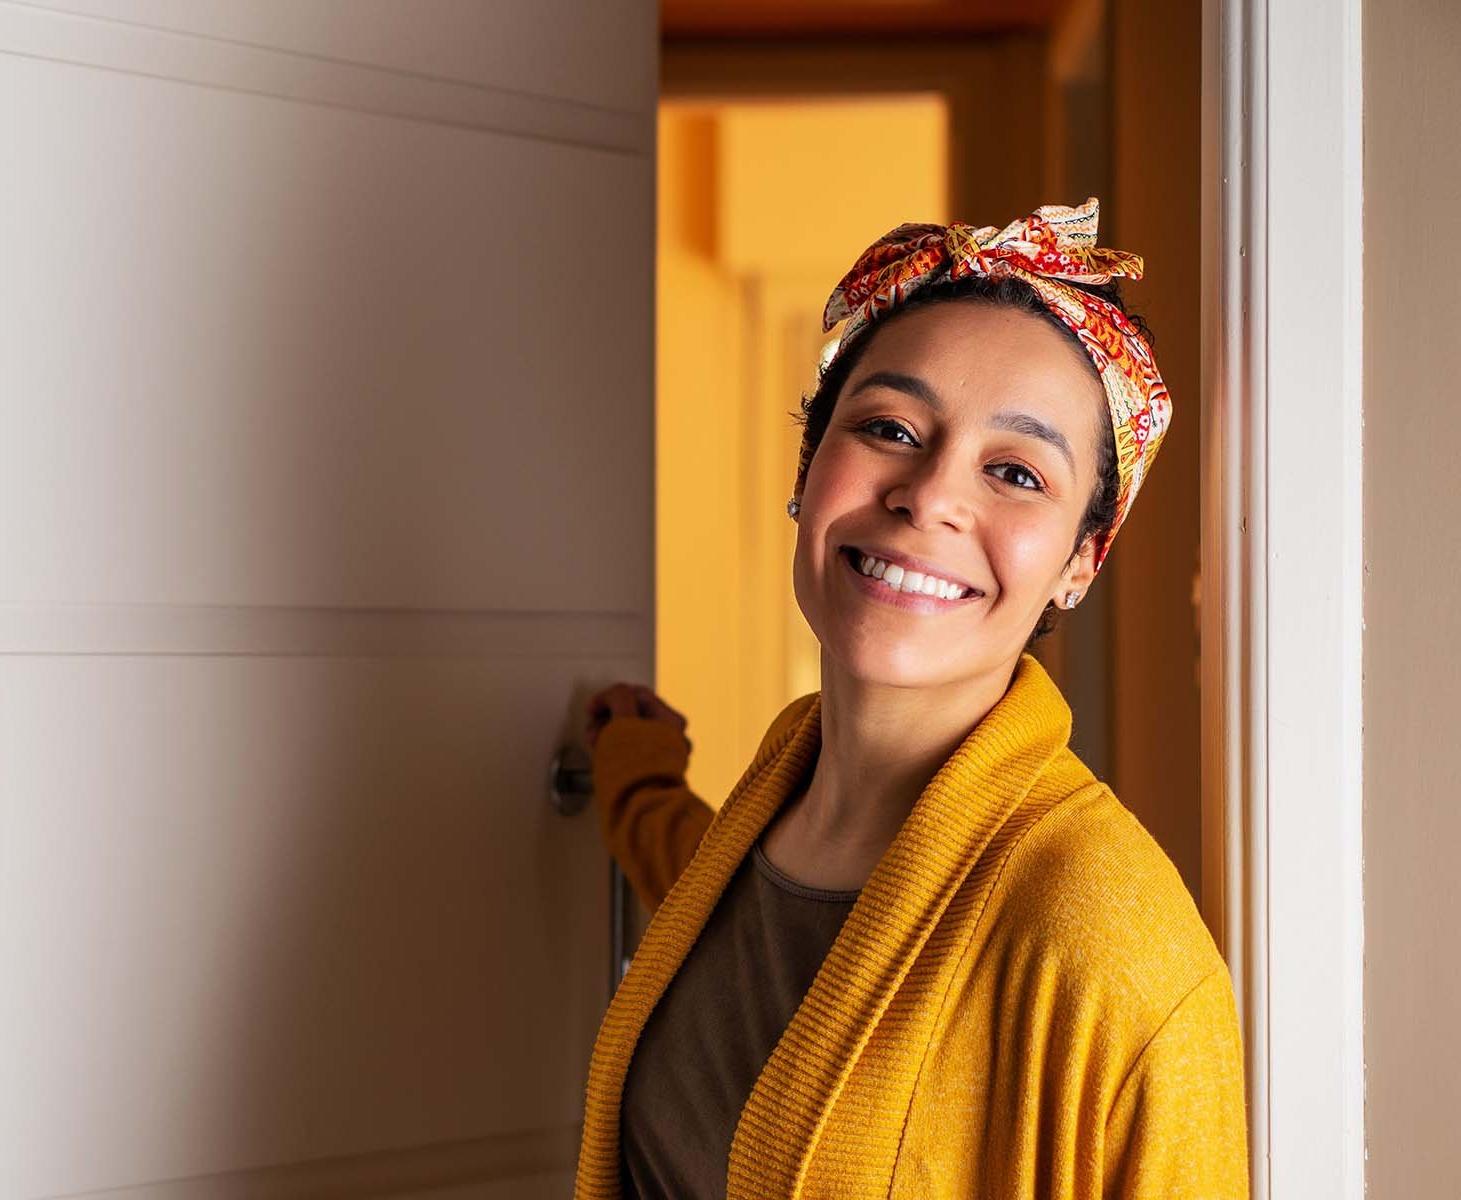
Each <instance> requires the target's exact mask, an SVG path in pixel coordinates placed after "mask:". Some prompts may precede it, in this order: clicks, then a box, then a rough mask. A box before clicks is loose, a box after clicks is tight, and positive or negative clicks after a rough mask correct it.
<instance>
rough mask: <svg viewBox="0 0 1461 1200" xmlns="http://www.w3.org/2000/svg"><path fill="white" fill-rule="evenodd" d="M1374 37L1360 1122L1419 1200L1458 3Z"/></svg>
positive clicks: (1453, 530) (1453, 697) (1440, 879)
mask: <svg viewBox="0 0 1461 1200" xmlns="http://www.w3.org/2000/svg"><path fill="white" fill-rule="evenodd" d="M1363 38H1364V59H1365V64H1364V89H1365V102H1364V103H1365V110H1364V136H1365V180H1364V187H1365V218H1364V220H1365V226H1364V237H1365V425H1364V460H1365V461H1364V473H1365V482H1364V487H1365V500H1364V503H1365V600H1364V607H1365V642H1364V676H1365V679H1364V725H1365V734H1364V737H1365V745H1364V764H1365V765H1364V771H1365V818H1364V840H1365V851H1364V863H1365V878H1364V887H1365V1079H1366V1115H1365V1126H1366V1137H1367V1141H1368V1164H1367V1174H1368V1187H1369V1195H1370V1196H1372V1197H1374V1198H1375V1200H1391V1198H1392V1197H1394V1198H1397V1200H1398V1198H1400V1197H1406V1198H1407V1200H1408V1198H1410V1197H1416V1198H1420V1197H1442V1196H1454V1195H1456V1194H1457V1191H1456V1189H1457V1188H1458V1184H1457V1180H1458V1179H1461V1138H1458V1137H1457V1136H1456V1121H1457V1117H1458V1116H1461V928H1458V918H1461V905H1458V901H1457V896H1458V894H1461V885H1458V883H1457V880H1456V878H1455V870H1456V858H1457V850H1458V848H1461V796H1458V789H1457V786H1456V785H1457V783H1458V782H1461V738H1458V737H1457V735H1456V730H1455V723H1456V721H1457V719H1458V718H1461V670H1458V663H1457V655H1456V645H1455V644H1456V640H1457V638H1458V637H1461V608H1458V599H1461V554H1458V552H1457V540H1458V536H1461V534H1458V523H1461V480H1458V472H1457V466H1456V457H1457V444H1458V442H1461V398H1458V396H1457V381H1458V379H1461V337H1458V335H1457V329H1456V327H1457V323H1458V322H1461V294H1458V292H1457V290H1456V288H1457V284H1456V277H1457V267H1456V264H1457V263H1458V262H1461V219H1458V215H1457V213H1458V197H1461V136H1458V134H1457V129H1458V127H1461V70H1458V68H1457V65H1456V64H1457V62H1458V61H1461V5H1457V4H1455V3H1454V0H1366V3H1365V11H1364V30H1363ZM1316 199H1317V198H1316Z"/></svg>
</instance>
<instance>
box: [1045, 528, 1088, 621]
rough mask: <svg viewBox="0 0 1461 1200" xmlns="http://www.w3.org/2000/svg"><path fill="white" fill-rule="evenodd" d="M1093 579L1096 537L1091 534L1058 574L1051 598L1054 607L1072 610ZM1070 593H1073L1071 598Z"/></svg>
mask: <svg viewBox="0 0 1461 1200" xmlns="http://www.w3.org/2000/svg"><path fill="white" fill-rule="evenodd" d="M1095 578H1096V535H1095V534H1091V535H1090V536H1089V537H1087V538H1086V539H1085V540H1084V541H1083V542H1081V545H1080V549H1079V550H1077V551H1076V552H1075V554H1073V555H1072V556H1071V559H1070V562H1068V563H1066V564H1065V570H1063V571H1062V572H1061V573H1060V585H1059V586H1058V587H1057V588H1056V591H1055V594H1054V595H1053V596H1051V600H1052V601H1054V603H1055V607H1056V608H1074V607H1075V606H1076V605H1077V604H1079V603H1080V600H1081V597H1082V596H1084V595H1085V594H1086V592H1087V591H1089V590H1090V587H1091V583H1092V581H1093V580H1094V579H1095ZM1072 592H1074V593H1075V595H1074V596H1073V597H1072V596H1071V593H1072Z"/></svg>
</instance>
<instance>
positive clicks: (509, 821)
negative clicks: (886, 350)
mask: <svg viewBox="0 0 1461 1200" xmlns="http://www.w3.org/2000/svg"><path fill="white" fill-rule="evenodd" d="M655 38H656V17H655V10H654V5H653V4H652V2H651V0H634V2H632V3H625V2H623V0H615V3H613V4H604V3H601V2H600V0H552V2H551V3H545V2H544V0H481V2H467V0H410V2H409V3H408V2H407V0H394V2H392V0H248V2H244V0H133V2H131V3H122V2H120V0H73V2H71V3H41V4H37V3H7V2H0V164H3V165H0V172H3V176H0V181H3V187H0V1197H3V1200H32V1198H38V1197H53V1198H59V1197H79V1196H95V1195H97V1194H99V1193H105V1195H106V1197H107V1198H108V1200H141V1198H143V1197H146V1198H148V1200H153V1198H157V1197H162V1198H165V1200H193V1198H203V1197H207V1198H209V1200H226V1198H233V1197H249V1198H251V1200H255V1198H265V1200H267V1198H271V1197H291V1198H294V1197H309V1198H311V1200H314V1198H323V1197H336V1196H339V1197H349V1196H365V1195H370V1196H392V1197H407V1196H411V1197H423V1198H424V1197H430V1198H431V1200H446V1198H448V1197H452V1198H456V1197H468V1196H471V1197H480V1198H496V1197H502V1198H504V1200H505V1198H507V1197H512V1198H513V1200H520V1198H529V1200H531V1198H533V1197H540V1196H541V1197H548V1196H567V1195H568V1194H569V1193H570V1191H571V1181H572V1175H573V1165H574V1158H575V1155H576V1151H577V1146H578V1122H579V1119H580V1116H581V1107H582V1099H583V1090H582V1089H583V1082H584V1074H585V1071H586V1067H587V1062H588V1056H589V1050H590V1046H591V1043H592V1039H593V1035H594V1032H595V1030H596V1028H597V1024H598V1020H599V1017H600V1015H601V1013H602V1011H603V1006H604V1003H605V1001H606V999H607V992H606V987H607V980H608V947H607V941H606V939H607V930H608V922H609V888H608V862H607V859H606V857H605V855H604V853H603V851H602V849H601V848H600V845H599V842H598V838H597V835H596V831H595V829H594V827H593V823H592V819H591V817H588V816H585V817H584V818H581V819H575V820H569V819H565V818H563V817H560V816H557V815H556V814H554V813H553V812H552V811H551V810H550V808H549V806H548V803H547V799H546V789H545V778H546V775H547V769H548V763H549V759H550V757H551V756H552V753H553V751H554V749H555V747H556V746H557V745H558V743H559V741H560V739H561V738H562V737H563V735H564V733H565V731H566V730H568V729H569V728H570V727H571V726H572V725H573V724H574V723H575V717H576V714H574V713H573V712H572V704H573V701H574V698H575V696H581V694H582V693H583V691H584V690H585V689H586V688H587V687H588V686H591V685H593V684H595V683H597V682H601V681H603V680H605V679H609V678H616V677H636V678H641V679H646V680H648V679H650V678H652V676H651V667H652V662H651V650H652V611H651V599H652V559H651V554H652V534H651V531H652V503H653V497H652V489H651V480H652V469H651V464H652V449H651V439H652V430H653V423H652V392H651V389H652V380H653V370H652V345H651V339H652V315H653V314H652V307H653V304H652V280H653V194H654V193H653V152H654V107H655V99H656V66H657V62H656V56H657V51H656V45H655Z"/></svg>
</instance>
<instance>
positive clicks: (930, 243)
mask: <svg viewBox="0 0 1461 1200" xmlns="http://www.w3.org/2000/svg"><path fill="white" fill-rule="evenodd" d="M1099 210H1100V204H1099V201H1097V199H1096V198H1095V197H1094V196H1092V197H1091V198H1090V199H1088V200H1087V201H1086V202H1085V203H1084V204H1082V205H1080V206H1079V207H1078V208H1067V207H1065V206H1064V205H1059V204H1047V205H1045V206H1044V207H1042V208H1037V209H1036V210H1035V211H1034V212H1033V213H1032V214H1031V215H1030V216H1028V217H1025V218H1024V219H1023V220H1019V221H1012V222H1011V223H1010V224H1008V225H1006V226H1005V227H1004V228H1003V229H996V228H995V227H994V226H993V225H986V226H984V227H982V228H979V229H975V228H974V227H973V226H971V225H961V224H958V223H955V224H953V225H899V226H898V228H897V229H894V230H893V231H892V232H891V233H888V234H885V235H884V236H883V237H881V238H879V239H878V240H877V241H876V242H874V243H873V244H872V245H871V246H869V247H868V248H867V249H866V250H864V251H863V252H862V255H861V256H860V257H859V258H858V260H857V262H856V263H854V264H853V266H852V269H851V270H850V271H848V272H847V274H846V275H844V276H843V277H842V281H841V282H840V283H839V284H838V285H837V287H836V289H835V290H834V291H833V292H832V295H831V296H830V297H829V298H828V300H827V307H826V310H825V311H824V312H823V314H822V328H823V329H824V330H830V329H831V328H832V326H833V325H835V324H836V323H837V322H838V321H840V320H842V319H843V318H844V317H845V318H847V324H846V325H845V326H843V329H842V335H841V338H840V339H839V341H838V343H837V348H836V350H835V351H834V352H833V354H832V356H831V358H829V359H828V361H827V363H826V365H825V366H824V367H823V371H824V372H825V371H826V370H827V369H828V368H830V367H831V365H832V363H833V362H835V361H836V360H837V358H838V357H839V356H840V355H841V354H842V352H843V351H844V350H846V349H847V347H848V346H849V345H850V344H851V343H852V342H853V341H854V340H855V339H856V338H857V337H858V335H859V334H861V333H862V332H863V331H864V330H865V329H866V328H867V327H868V326H869V325H870V324H872V323H873V322H874V321H876V320H878V318H880V317H882V316H883V315H885V314H886V313H888V312H889V311H891V310H893V309H895V308H896V307H897V306H898V304H899V303H900V302H901V301H903V300H906V299H907V298H908V297H909V296H911V295H913V293H915V292H916V291H918V290H919V289H920V288H922V287H923V286H924V285H925V284H929V283H935V282H938V281H940V280H943V279H963V278H965V277H967V276H970V275H987V276H991V277H997V276H1000V275H1013V276H1016V277H1017V278H1019V279H1023V280H1024V281H1025V282H1026V283H1028V284H1030V286H1031V287H1033V288H1034V289H1035V291H1036V292H1037V293H1038V294H1039V296H1040V299H1041V300H1043V301H1044V302H1045V306H1046V307H1047V308H1048V309H1049V310H1050V311H1051V312H1052V313H1054V314H1055V315H1056V316H1057V317H1058V318H1059V319H1060V320H1061V321H1062V322H1063V323H1064V324H1065V325H1066V326H1067V327H1068V328H1069V329H1070V330H1071V331H1072V332H1073V333H1074V334H1075V335H1076V337H1077V338H1078V339H1079V340H1080V344H1081V346H1082V348H1083V349H1084V350H1085V352H1086V353H1087V354H1088V355H1089V356H1090V359H1091V361H1092V363H1094V364H1095V367H1096V371H1097V372H1098V373H1099V374H1100V376H1101V384H1102V386H1103V387H1104V388H1105V390H1106V406H1107V409H1108V410H1109V412H1110V414H1111V427H1112V429H1113V431H1114V432H1115V435H1116V463H1117V473H1118V475H1119V476H1120V481H1121V484H1120V489H1119V491H1118V494H1117V500H1116V520H1115V523H1114V524H1113V525H1112V526H1111V531H1110V533H1109V534H1108V535H1107V536H1106V538H1105V540H1104V542H1103V543H1102V544H1101V545H1100V546H1098V547H1097V548H1096V558H1095V569H1096V570H1097V571H1099V570H1100V569H1101V564H1102V563H1103V562H1104V561H1105V559H1106V553H1107V551H1108V550H1109V549H1110V547H1111V541H1112V539H1113V538H1114V537H1115V536H1116V531H1117V530H1118V529H1120V528H1121V523H1122V522H1123V521H1124V520H1125V519H1126V514H1127V512H1129V511H1130V509H1131V504H1132V501H1133V500H1135V499H1136V493H1137V490H1138V489H1139V488H1140V487H1141V485H1142V481H1143V480H1144V479H1145V478H1146V475H1147V472H1148V471H1149V470H1150V469H1151V464H1152V459H1153V458H1155V457H1156V453H1157V448H1158V447H1159V446H1160V445H1161V443H1162V438H1163V436H1164V435H1165V434H1166V432H1167V426H1168V425H1169V424H1170V423H1171V419H1172V400H1171V397H1170V396H1169V395H1168V393H1167V388H1166V385H1165V384H1163V383H1162V377H1161V375H1160V374H1158V372H1157V364H1156V361H1155V360H1154V359H1153V358H1152V353H1151V348H1150V347H1149V346H1148V345H1147V343H1146V341H1145V339H1144V338H1143V337H1142V336H1141V334H1140V332H1139V331H1138V330H1137V329H1136V327H1135V326H1134V325H1132V323H1131V322H1130V321H1129V320H1128V319H1127V318H1126V315H1125V314H1124V313H1123V312H1122V311H1121V309H1120V308H1118V307H1117V306H1116V305H1114V304H1112V303H1110V302H1109V301H1106V300H1102V299H1101V298H1100V297H1098V296H1093V295H1092V294H1091V293H1090V292H1087V291H1084V290H1082V289H1081V288H1077V287H1071V286H1070V284H1071V283H1093V284H1100V283H1107V282H1109V281H1110V280H1111V278H1112V277H1113V276H1118V275H1119V276H1122V277H1124V278H1127V279H1140V278H1141V274H1142V260H1141V256H1140V255H1137V254H1128V253H1126V252H1125V251H1123V250H1109V249H1106V248H1104V247H1101V246H1097V245H1096V221H1097V217H1098V214H1099ZM814 450H815V447H814V446H812V445H810V444H809V442H808V440H807V438H806V436H805V433H804V434H803V437H802V447H801V462H800V466H799V469H798V478H799V479H804V478H805V476H806V470H807V467H808V466H809V465H810V463H811V459H812V453H813V451H814Z"/></svg>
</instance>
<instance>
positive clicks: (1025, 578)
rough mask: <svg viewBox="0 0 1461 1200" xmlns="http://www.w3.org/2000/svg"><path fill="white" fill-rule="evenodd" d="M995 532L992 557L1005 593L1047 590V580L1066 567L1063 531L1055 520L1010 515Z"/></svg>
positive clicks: (993, 533)
mask: <svg viewBox="0 0 1461 1200" xmlns="http://www.w3.org/2000/svg"><path fill="white" fill-rule="evenodd" d="M991 532H992V535H993V537H994V545H993V546H992V547H991V553H990V557H991V559H992V560H993V562H992V565H993V567H994V570H995V574H996V576H997V577H998V579H999V581H1000V586H1001V587H1002V588H1003V589H1004V590H1005V591H1016V590H1018V591H1024V590H1026V589H1030V590H1034V589H1037V588H1043V587H1044V585H1045V580H1046V578H1047V577H1050V578H1053V577H1054V576H1055V575H1056V574H1058V573H1059V570H1060V567H1061V566H1062V565H1064V559H1063V557H1062V555H1061V553H1060V550H1061V544H1060V539H1061V538H1062V537H1063V536H1064V535H1063V531H1062V530H1061V529H1059V528H1057V527H1056V525H1055V523H1054V522H1053V521H1048V520H1041V519H1040V514H1038V513H1034V512H1032V513H1031V514H1030V515H1029V516H1028V517H1024V516H1021V515H1018V514H1006V515H1005V518H1004V519H1003V520H1000V521H998V522H996V523H995V526H994V529H993V530H992V531H991ZM1057 560H1059V561H1057Z"/></svg>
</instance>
